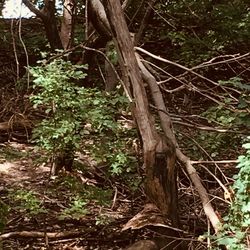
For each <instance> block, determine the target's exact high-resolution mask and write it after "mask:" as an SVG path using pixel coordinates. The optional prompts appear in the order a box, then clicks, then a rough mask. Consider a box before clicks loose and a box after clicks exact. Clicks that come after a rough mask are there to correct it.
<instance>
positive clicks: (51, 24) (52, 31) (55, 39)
mask: <svg viewBox="0 0 250 250" xmlns="http://www.w3.org/2000/svg"><path fill="white" fill-rule="evenodd" d="M23 3H24V4H25V5H26V6H27V7H28V8H29V10H30V11H32V12H33V13H34V14H36V16H37V17H39V18H41V19H42V21H43V24H44V27H45V32H46V37H47V39H48V41H49V44H50V47H51V49H52V50H55V49H62V42H61V39H60V36H59V32H58V28H57V22H56V16H55V0H45V1H44V8H43V9H42V10H39V9H37V8H36V7H35V6H34V5H33V4H32V3H31V2H30V1H29V0H23Z"/></svg>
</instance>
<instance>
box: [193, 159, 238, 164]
mask: <svg viewBox="0 0 250 250" xmlns="http://www.w3.org/2000/svg"><path fill="white" fill-rule="evenodd" d="M190 162H191V164H214V163H216V164H230V163H237V162H238V160H222V161H190Z"/></svg>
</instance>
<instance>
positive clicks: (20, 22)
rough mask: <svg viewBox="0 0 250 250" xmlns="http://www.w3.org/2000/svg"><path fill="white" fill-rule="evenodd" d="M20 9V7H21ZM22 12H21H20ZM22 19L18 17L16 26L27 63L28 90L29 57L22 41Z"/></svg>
mask: <svg viewBox="0 0 250 250" xmlns="http://www.w3.org/2000/svg"><path fill="white" fill-rule="evenodd" d="M21 7H22V5H21ZM21 11H22V10H21ZM21 28H22V17H21V14H20V17H19V25H18V36H19V40H20V42H21V44H22V46H23V49H24V52H25V57H26V63H27V70H26V71H27V90H28V89H29V85H30V72H29V55H28V51H27V48H26V45H25V43H24V41H23V39H22V29H21Z"/></svg>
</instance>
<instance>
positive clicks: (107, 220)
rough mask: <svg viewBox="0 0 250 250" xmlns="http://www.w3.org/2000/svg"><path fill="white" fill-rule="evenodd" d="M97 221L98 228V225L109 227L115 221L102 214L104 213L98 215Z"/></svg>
mask: <svg viewBox="0 0 250 250" xmlns="http://www.w3.org/2000/svg"><path fill="white" fill-rule="evenodd" d="M95 220H96V222H95V224H96V225H97V226H98V225H100V226H106V225H109V224H110V223H111V222H112V221H113V219H112V218H111V217H110V216H108V215H107V214H102V213H100V214H98V215H97V216H96V217H95Z"/></svg>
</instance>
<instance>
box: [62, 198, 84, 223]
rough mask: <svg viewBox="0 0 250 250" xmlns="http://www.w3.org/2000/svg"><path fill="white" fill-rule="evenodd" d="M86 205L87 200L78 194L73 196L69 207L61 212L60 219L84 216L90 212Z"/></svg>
mask: <svg viewBox="0 0 250 250" xmlns="http://www.w3.org/2000/svg"><path fill="white" fill-rule="evenodd" d="M86 205H87V202H86V201H85V200H83V199H82V198H80V197H78V196H77V197H75V198H73V199H72V201H71V204H70V206H69V208H66V209H64V210H63V211H62V212H61V214H60V216H59V219H62V220H63V219H65V218H70V219H77V220H78V219H80V218H82V217H83V216H85V215H86V214H87V213H88V210H87V208H86Z"/></svg>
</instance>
